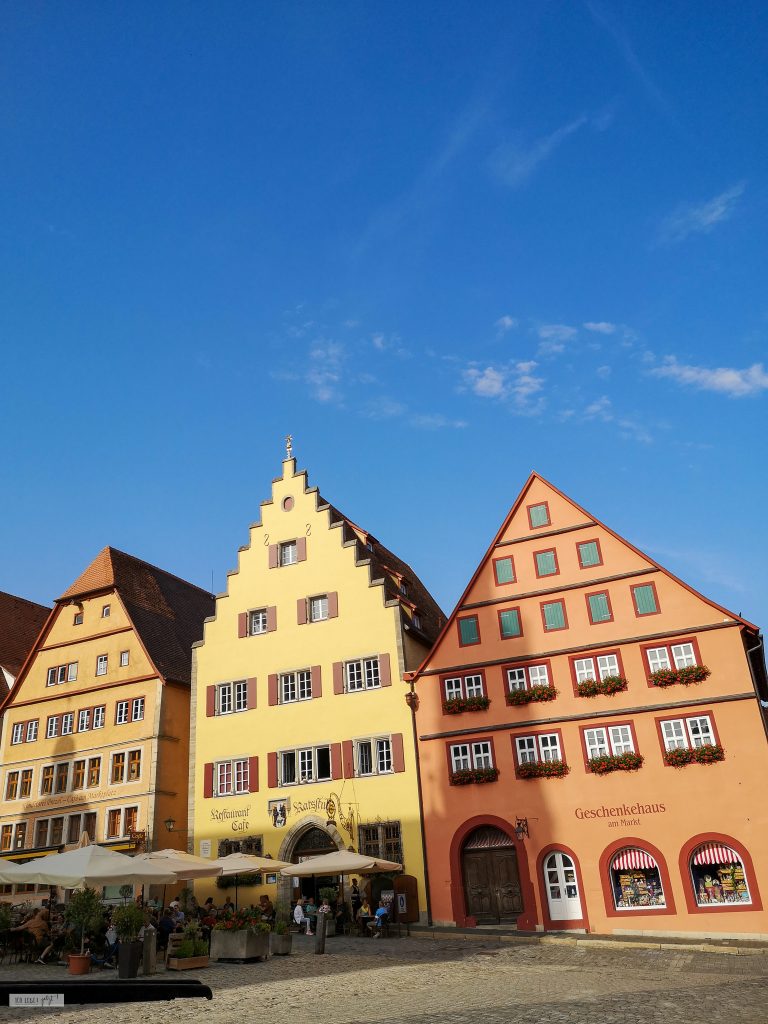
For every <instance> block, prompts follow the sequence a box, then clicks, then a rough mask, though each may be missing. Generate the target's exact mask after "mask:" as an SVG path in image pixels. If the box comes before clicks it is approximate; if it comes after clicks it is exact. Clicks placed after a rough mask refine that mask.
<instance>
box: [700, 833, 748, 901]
mask: <svg viewBox="0 0 768 1024" xmlns="http://www.w3.org/2000/svg"><path fill="white" fill-rule="evenodd" d="M691 879H692V881H693V891H694V894H695V896H696V904H697V906H699V907H712V906H721V905H722V904H725V903H739V904H741V905H744V904H749V903H751V902H752V897H751V896H750V894H749V886H748V885H747V877H746V872H745V871H744V864H743V863H742V861H741V857H739V855H738V854H737V853H736V852H735V851H734V850H732V849H731V848H730V847H729V846H723V845H722V844H721V843H704V844H703V845H702V846H699V847H697V849H695V850H694V851H693V855H692V856H691Z"/></svg>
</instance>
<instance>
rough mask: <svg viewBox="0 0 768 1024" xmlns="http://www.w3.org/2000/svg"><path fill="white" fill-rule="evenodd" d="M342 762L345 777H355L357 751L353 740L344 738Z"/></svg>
mask: <svg viewBox="0 0 768 1024" xmlns="http://www.w3.org/2000/svg"><path fill="white" fill-rule="evenodd" d="M341 762H342V765H343V766H344V778H345V779H353V778H354V777H355V751H354V748H353V746H352V740H344V742H343V743H342V744H341Z"/></svg>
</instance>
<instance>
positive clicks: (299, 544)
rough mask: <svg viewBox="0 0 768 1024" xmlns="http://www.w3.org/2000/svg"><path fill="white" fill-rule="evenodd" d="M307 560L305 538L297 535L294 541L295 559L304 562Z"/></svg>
mask: <svg viewBox="0 0 768 1024" xmlns="http://www.w3.org/2000/svg"><path fill="white" fill-rule="evenodd" d="M306 560H307V538H306V537H299V538H298V540H297V541H296V561H297V562H306Z"/></svg>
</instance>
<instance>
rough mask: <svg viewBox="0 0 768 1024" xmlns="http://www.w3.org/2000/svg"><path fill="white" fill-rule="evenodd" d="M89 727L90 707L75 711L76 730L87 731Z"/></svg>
mask: <svg viewBox="0 0 768 1024" xmlns="http://www.w3.org/2000/svg"><path fill="white" fill-rule="evenodd" d="M90 728H91V709H90V708H80V710H79V711H78V713H77V731H78V732H88V731H89V730H90Z"/></svg>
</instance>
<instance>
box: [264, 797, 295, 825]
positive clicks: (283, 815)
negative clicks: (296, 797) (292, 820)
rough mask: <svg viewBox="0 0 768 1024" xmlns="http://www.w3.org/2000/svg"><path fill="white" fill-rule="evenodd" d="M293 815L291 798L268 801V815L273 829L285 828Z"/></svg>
mask: <svg viewBox="0 0 768 1024" xmlns="http://www.w3.org/2000/svg"><path fill="white" fill-rule="evenodd" d="M290 813H291V798H290V797H288V799H287V800H268V801H267V814H268V815H269V819H270V821H271V822H272V827H273V828H283V827H284V826H285V823H286V821H287V820H288V815H289V814H290Z"/></svg>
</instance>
